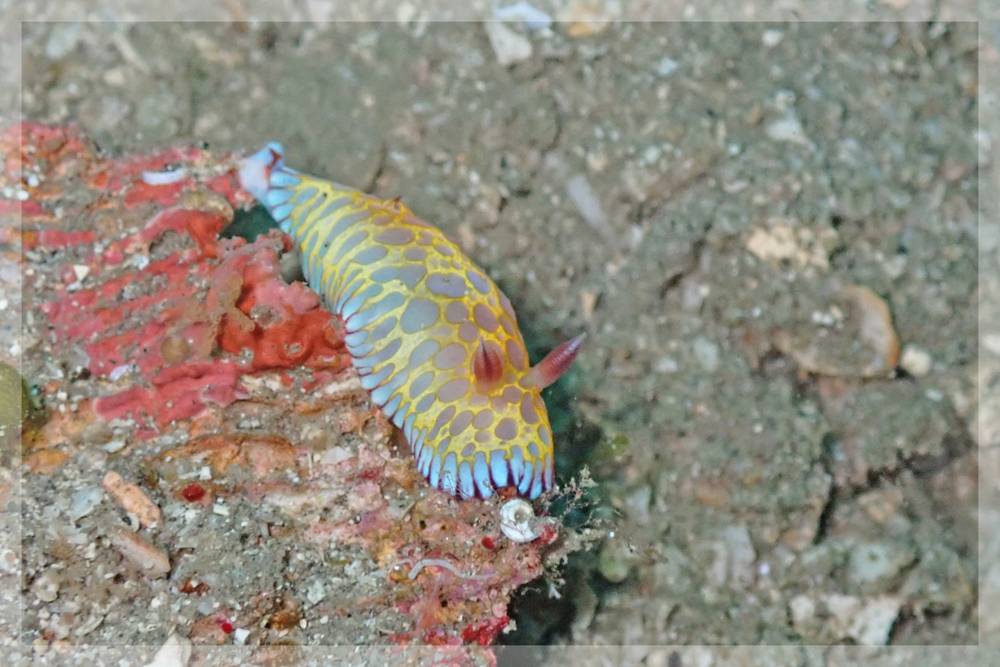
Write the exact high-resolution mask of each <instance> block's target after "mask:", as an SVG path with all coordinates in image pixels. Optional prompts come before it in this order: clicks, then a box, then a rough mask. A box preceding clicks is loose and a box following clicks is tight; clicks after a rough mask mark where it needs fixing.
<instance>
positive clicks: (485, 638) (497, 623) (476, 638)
mask: <svg viewBox="0 0 1000 667" xmlns="http://www.w3.org/2000/svg"><path fill="white" fill-rule="evenodd" d="M509 623H510V618H509V617H507V616H504V617H503V618H495V619H493V620H490V621H487V622H485V623H472V624H470V625H467V626H466V627H465V628H463V629H462V640H463V641H464V642H466V643H471V642H475V643H477V644H479V645H480V646H489V645H490V644H492V643H493V642H494V641H496V638H497V635H498V634H500V632H501V631H502V630H503V629H504V628H505V627H507V625H508V624H509Z"/></svg>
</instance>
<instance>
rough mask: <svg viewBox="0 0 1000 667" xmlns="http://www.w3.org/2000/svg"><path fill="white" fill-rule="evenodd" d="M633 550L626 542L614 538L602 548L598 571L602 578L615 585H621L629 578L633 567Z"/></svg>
mask: <svg viewBox="0 0 1000 667" xmlns="http://www.w3.org/2000/svg"><path fill="white" fill-rule="evenodd" d="M632 561H633V557H632V550H631V549H630V548H629V545H628V543H627V542H625V540H622V539H618V538H615V537H612V538H610V539H608V540H607V541H606V542H605V543H604V546H603V547H602V548H601V555H600V557H599V558H598V561H597V570H598V572H600V573H601V576H602V577H604V578H605V579H607V580H608V581H610V582H611V583H613V584H620V583H621V582H623V581H625V578H626V577H628V573H629V569H631V567H632Z"/></svg>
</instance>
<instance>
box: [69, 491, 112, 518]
mask: <svg viewBox="0 0 1000 667" xmlns="http://www.w3.org/2000/svg"><path fill="white" fill-rule="evenodd" d="M103 498H104V491H103V490H101V489H99V488H97V487H96V486H94V487H90V488H87V489H80V490H79V491H77V492H76V493H74V494H73V500H72V501H71V502H70V506H69V519H70V521H72V522H73V523H76V522H77V521H79V520H80V519H82V518H83V517H85V516H87V515H89V514H90V513H91V512H93V511H94V510H95V509H97V506H98V505H100V504H101V500H102V499H103Z"/></svg>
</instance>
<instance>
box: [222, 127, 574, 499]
mask: <svg viewBox="0 0 1000 667" xmlns="http://www.w3.org/2000/svg"><path fill="white" fill-rule="evenodd" d="M239 177H240V182H241V183H242V185H243V187H244V189H246V190H247V191H248V192H249V193H250V194H252V195H253V196H254V197H256V198H257V200H259V201H260V202H261V203H262V204H263V205H264V206H265V207H266V208H267V209H268V211H269V212H270V213H271V216H272V217H273V218H274V220H275V221H276V222H277V223H278V225H279V226H280V227H281V229H282V230H283V231H285V232H286V233H288V234H290V235H291V236H292V238H294V239H295V242H296V244H297V245H298V247H299V248H300V250H301V252H302V264H303V267H302V268H303V273H304V274H305V277H306V280H307V281H308V283H309V286H310V287H312V289H314V290H316V292H318V293H319V295H320V297H321V298H322V299H323V302H324V305H325V306H326V307H327V308H328V309H329V310H331V311H332V312H334V313H336V314H338V315H340V317H341V318H343V320H344V326H345V330H346V332H347V333H346V335H345V337H344V342H345V344H346V346H347V351H348V352H349V353H350V354H351V359H352V361H353V364H354V367H355V368H356V369H357V371H358V374H359V375H360V376H361V385H362V386H363V387H364V388H365V389H366V390H368V391H369V392H371V399H372V402H373V403H375V404H376V405H378V406H379V407H380V408H381V409H382V411H383V412H384V413H385V415H386V417H388V418H389V419H390V420H392V422H393V424H395V425H396V426H397V427H398V428H400V429H402V431H403V434H404V436H405V437H406V440H407V442H408V443H409V444H410V449H411V450H412V451H413V454H414V457H415V459H416V462H417V467H418V468H419V470H420V472H421V473H422V474H423V475H424V477H426V478H427V480H428V481H429V482H430V484H431V486H434V487H436V488H438V489H441V490H442V491H445V492H447V493H449V494H451V495H459V496H461V497H462V498H472V497H474V496H479V497H481V498H488V497H489V496H491V495H492V494H493V492H494V491H495V490H496V489H499V488H503V487H507V486H512V487H516V489H517V491H518V493H520V494H521V495H526V496H528V497H529V498H536V497H538V495H539V494H541V493H542V492H544V491H548V490H549V489H551V488H552V486H553V483H554V470H553V458H552V452H553V450H552V430H551V428H550V427H549V417H548V413H547V412H546V410H545V404H544V403H543V402H542V398H541V396H540V392H541V390H542V389H543V388H545V387H546V386H548V385H549V384H551V383H552V382H555V380H556V379H557V378H558V377H559V376H560V375H561V374H562V373H564V372H565V371H566V369H568V368H569V366H570V364H572V362H573V359H574V358H575V357H576V355H577V352H579V349H580V345H581V344H582V342H583V337H584V336H583V334H581V335H580V336H577V337H576V338H574V339H572V340H569V341H567V342H565V343H563V344H562V345H560V346H559V347H557V348H556V349H555V350H553V351H552V352H551V353H550V354H549V355H548V356H547V357H545V359H543V360H542V361H541V362H540V363H539V364H537V365H536V366H534V367H531V366H529V364H528V353H527V351H526V349H525V347H524V339H523V338H522V337H521V332H520V331H519V330H518V327H517V318H516V317H515V316H514V310H513V309H512V308H511V305H510V301H509V300H508V299H507V297H506V296H504V294H503V293H502V292H501V291H500V290H499V289H498V288H497V286H496V285H495V284H494V283H493V281H492V280H490V278H489V276H487V275H486V274H485V273H484V272H483V271H482V270H480V269H479V268H478V267H477V266H476V265H475V264H473V263H472V260H470V259H469V258H468V257H467V256H466V255H465V254H464V253H463V252H462V250H461V249H460V248H459V247H458V245H456V244H455V243H453V242H451V241H450V240H448V238H447V237H445V235H444V234H443V233H441V231H440V230H438V229H437V228H435V227H433V226H431V225H429V224H428V223H426V222H424V221H423V220H421V219H419V218H417V217H416V216H415V215H414V214H413V212H412V211H410V210H409V209H408V208H407V207H406V206H405V205H403V204H402V203H400V202H399V200H392V201H383V200H380V199H377V198H375V197H372V196H369V195H367V194H365V193H363V192H359V191H357V190H354V189H351V188H348V187H346V186H342V185H338V184H336V183H331V182H329V181H325V180H321V179H318V178H313V177H311V176H307V175H305V174H302V173H300V172H298V171H296V170H294V169H291V168H289V167H287V166H285V163H284V156H283V149H282V147H281V144H278V143H276V142H272V143H269V144H268V145H267V146H265V147H264V148H263V149H261V150H260V151H259V152H257V153H255V154H253V155H251V156H250V157H248V158H246V159H244V160H243V161H242V162H241V164H240V169H239Z"/></svg>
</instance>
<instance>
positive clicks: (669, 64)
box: [655, 57, 678, 76]
mask: <svg viewBox="0 0 1000 667" xmlns="http://www.w3.org/2000/svg"><path fill="white" fill-rule="evenodd" d="M677 67H678V64H677V61H676V60H674V59H673V58H669V57H667V58H663V59H662V60H660V62H658V63H656V68H655V71H656V73H657V74H658V75H660V76H670V75H671V74H673V73H674V70H676V69H677Z"/></svg>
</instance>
